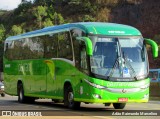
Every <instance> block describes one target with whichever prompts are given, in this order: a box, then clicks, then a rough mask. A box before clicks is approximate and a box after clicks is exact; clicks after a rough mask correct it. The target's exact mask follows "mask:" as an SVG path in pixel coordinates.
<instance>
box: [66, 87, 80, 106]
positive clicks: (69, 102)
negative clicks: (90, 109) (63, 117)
mask: <svg viewBox="0 0 160 119" xmlns="http://www.w3.org/2000/svg"><path fill="white" fill-rule="evenodd" d="M80 104H81V103H80V102H76V101H74V94H73V89H72V87H71V86H69V87H67V88H66V90H65V94H64V105H65V106H67V107H68V108H70V109H79V108H80Z"/></svg>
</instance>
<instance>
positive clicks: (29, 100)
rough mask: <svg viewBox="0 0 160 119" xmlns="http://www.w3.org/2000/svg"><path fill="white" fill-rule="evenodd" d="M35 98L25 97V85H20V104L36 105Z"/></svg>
mask: <svg viewBox="0 0 160 119" xmlns="http://www.w3.org/2000/svg"><path fill="white" fill-rule="evenodd" d="M34 101H35V98H33V97H27V96H24V89H23V85H22V84H19V85H18V102H20V103H34Z"/></svg>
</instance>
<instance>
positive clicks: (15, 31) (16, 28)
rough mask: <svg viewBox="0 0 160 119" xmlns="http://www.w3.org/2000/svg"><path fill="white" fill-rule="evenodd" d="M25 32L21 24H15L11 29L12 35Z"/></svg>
mask: <svg viewBox="0 0 160 119" xmlns="http://www.w3.org/2000/svg"><path fill="white" fill-rule="evenodd" d="M21 33H23V30H22V28H21V26H17V25H13V26H12V29H11V31H10V36H15V35H19V34H21Z"/></svg>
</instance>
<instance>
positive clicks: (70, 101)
mask: <svg viewBox="0 0 160 119" xmlns="http://www.w3.org/2000/svg"><path fill="white" fill-rule="evenodd" d="M68 101H69V103H72V102H73V93H72V92H69V93H68Z"/></svg>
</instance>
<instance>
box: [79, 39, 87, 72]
mask: <svg viewBox="0 0 160 119" xmlns="http://www.w3.org/2000/svg"><path fill="white" fill-rule="evenodd" d="M81 43H82V44H81V50H80V51H81V69H82V70H84V71H85V72H86V70H87V53H86V48H85V43H84V42H81Z"/></svg>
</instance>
